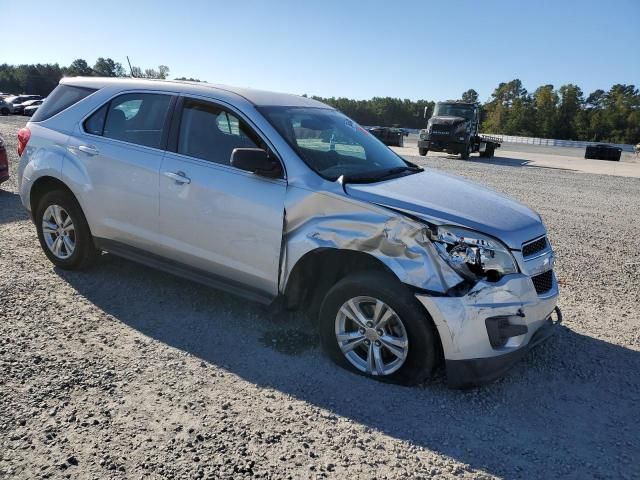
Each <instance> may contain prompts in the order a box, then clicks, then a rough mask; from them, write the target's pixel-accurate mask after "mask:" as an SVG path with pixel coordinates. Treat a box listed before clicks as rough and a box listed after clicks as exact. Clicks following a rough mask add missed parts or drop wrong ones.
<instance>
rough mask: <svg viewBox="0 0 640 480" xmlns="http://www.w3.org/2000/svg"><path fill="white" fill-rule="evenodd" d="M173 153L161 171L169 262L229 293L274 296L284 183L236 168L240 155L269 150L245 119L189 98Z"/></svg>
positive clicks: (162, 215)
mask: <svg viewBox="0 0 640 480" xmlns="http://www.w3.org/2000/svg"><path fill="white" fill-rule="evenodd" d="M180 110H181V111H180V112H177V121H178V122H179V125H180V127H179V129H178V132H177V133H178V135H177V141H176V142H175V145H174V150H175V151H174V152H169V151H168V152H167V153H166V154H165V156H164V159H163V162H162V166H161V168H160V219H159V233H160V235H161V237H162V238H161V240H162V245H163V247H164V249H165V255H166V256H169V257H170V258H171V259H173V260H176V261H178V262H180V263H183V264H187V265H190V266H191V267H193V268H194V269H197V270H200V271H203V272H205V273H207V274H212V275H214V276H215V277H217V278H218V279H220V280H221V281H223V282H227V283H229V285H230V286H243V287H249V289H253V290H255V291H256V292H258V293H261V294H266V295H268V296H275V295H277V292H278V271H279V264H280V247H281V244H282V226H283V212H284V197H285V190H286V181H285V180H284V179H271V178H264V177H260V176H258V175H255V174H253V173H249V172H246V171H243V170H239V169H237V168H235V167H232V166H231V164H230V159H231V152H232V151H233V149H234V148H242V147H253V148H255V147H260V148H263V147H264V146H265V145H264V144H263V143H262V141H261V139H260V137H259V136H258V135H257V134H256V133H255V132H254V131H252V130H251V129H250V128H249V127H248V126H247V124H246V123H245V122H244V121H242V120H240V119H239V115H238V114H235V113H233V112H232V111H230V110H228V109H226V108H224V107H222V106H220V105H217V104H213V103H210V102H206V101H203V100H196V99H184V102H183V105H182V106H181V109H180Z"/></svg>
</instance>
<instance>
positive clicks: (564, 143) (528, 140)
mask: <svg viewBox="0 0 640 480" xmlns="http://www.w3.org/2000/svg"><path fill="white" fill-rule="evenodd" d="M483 135H490V136H493V137H498V138H502V141H503V142H504V143H525V144H529V145H547V146H549V147H573V148H585V147H587V146H588V145H598V144H600V143H605V142H581V141H576V140H556V139H553V138H536V137H516V136H513V135H496V134H492V133H486V134H483ZM607 145H613V146H614V147H620V148H621V149H622V150H623V151H625V152H632V153H633V145H626V144H619V143H608V144H607Z"/></svg>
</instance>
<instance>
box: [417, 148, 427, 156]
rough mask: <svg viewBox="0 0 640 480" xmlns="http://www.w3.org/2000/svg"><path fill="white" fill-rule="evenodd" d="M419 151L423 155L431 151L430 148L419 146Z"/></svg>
mask: <svg viewBox="0 0 640 480" xmlns="http://www.w3.org/2000/svg"><path fill="white" fill-rule="evenodd" d="M418 153H419V154H420V156H421V157H424V156H426V155H427V153H429V149H428V148H419V149H418Z"/></svg>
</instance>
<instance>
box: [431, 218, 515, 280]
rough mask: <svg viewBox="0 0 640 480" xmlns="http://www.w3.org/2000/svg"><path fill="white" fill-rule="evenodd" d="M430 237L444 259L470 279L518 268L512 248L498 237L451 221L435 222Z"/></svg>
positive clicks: (493, 277)
mask: <svg viewBox="0 0 640 480" xmlns="http://www.w3.org/2000/svg"><path fill="white" fill-rule="evenodd" d="M430 237H431V241H432V242H433V244H434V245H435V247H436V250H437V251H438V253H439V254H440V256H441V257H442V258H443V259H444V261H445V262H447V263H448V264H449V266H451V268H453V269H454V270H455V271H456V272H458V274H460V275H461V276H462V277H464V278H466V279H468V280H477V279H478V278H484V277H486V278H488V279H489V280H498V279H499V278H500V277H501V276H503V275H507V274H509V273H517V272H518V266H517V265H516V261H515V259H514V258H513V255H511V252H510V251H509V248H507V246H506V245H505V244H503V243H502V242H500V241H499V240H496V239H495V238H492V237H489V236H487V235H483V234H482V233H479V232H475V231H473V230H467V229H464V228H460V227H454V226H450V225H446V226H433V227H432V228H431V230H430Z"/></svg>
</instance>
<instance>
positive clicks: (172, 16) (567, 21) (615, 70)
mask: <svg viewBox="0 0 640 480" xmlns="http://www.w3.org/2000/svg"><path fill="white" fill-rule="evenodd" d="M0 11H2V12H3V22H2V23H3V26H2V33H1V38H0V63H4V62H6V63H38V62H39V63H55V62H57V63H59V64H61V65H67V64H69V63H70V62H71V61H72V60H73V59H75V58H84V59H86V60H87V61H88V62H89V64H90V65H92V64H93V62H94V61H95V59H96V58H97V57H100V56H103V57H111V58H113V59H114V60H116V61H119V62H121V63H122V64H123V65H126V55H129V57H130V58H131V59H132V61H133V63H134V64H137V65H140V66H142V67H143V68H144V67H155V66H157V65H158V64H165V65H168V66H169V67H170V68H171V74H170V76H171V77H172V78H173V77H179V76H187V77H197V78H201V79H204V80H207V81H209V82H212V83H224V84H229V85H237V86H245V87H254V88H262V89H267V90H276V91H284V92H291V93H297V94H302V93H307V94H315V95H321V96H346V97H351V98H370V97H373V96H393V97H401V98H411V99H413V100H416V99H419V98H424V99H429V100H441V99H447V98H457V97H459V96H460V94H461V93H462V92H463V91H464V90H466V89H468V88H474V89H475V90H477V91H478V92H479V93H480V98H481V99H482V100H485V99H487V98H488V97H489V96H490V94H491V92H492V91H493V89H494V88H495V87H496V86H497V85H498V83H500V82H507V81H509V80H511V79H513V78H520V79H521V80H522V81H523V83H524V86H525V88H527V89H528V90H530V91H533V90H534V89H535V88H536V87H538V86H540V85H543V84H548V83H551V84H553V85H555V86H556V87H558V86H560V85H562V84H564V83H570V82H571V83H576V84H578V85H579V86H580V87H581V88H582V89H583V90H584V92H585V94H588V93H590V92H591V91H593V90H595V89H596V88H603V89H608V88H609V87H610V86H611V85H613V84H614V83H631V84H635V85H636V86H640V28H638V20H639V19H640V0H609V1H606V2H602V1H599V2H596V1H592V0H582V1H573V0H571V1H570V0H567V1H562V0H557V1H546V0H543V1H528V2H524V1H517V0H510V1H508V0H505V1H497V0H495V1H481V0H476V1H472V0H455V1H448V0H445V1H442V0H440V1H426V0H425V1H404V2H395V1H393V0H386V1H380V0H369V1H360V0H351V1H350V0H341V1H340V0H338V1H334V0H316V1H304V0H297V1H291V0H278V1H276V0H274V1H271V2H268V1H259V0H240V1H238V0H227V1H213V0H212V1H204V0H202V1H199V0H188V1H185V0H183V1H179V2H178V1H163V0H158V1H155V2H152V1H134V0H128V1H120V0H108V1H106V2H105V1H100V2H96V1H93V0H85V1H75V0H68V1H62V2H56V1H41V0H32V1H30V2H28V8H26V4H25V2H24V1H14V0H0Z"/></svg>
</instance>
